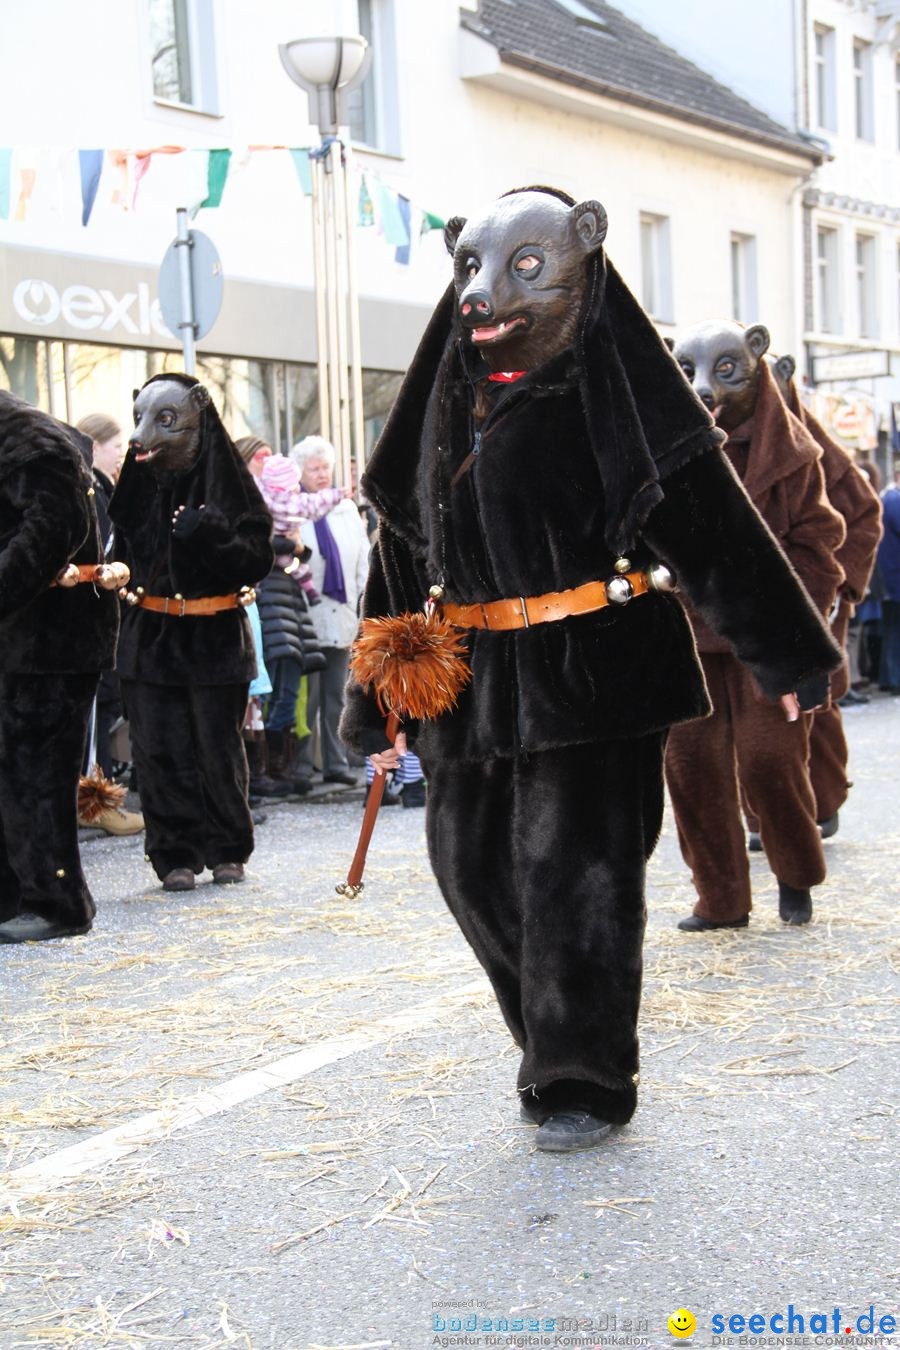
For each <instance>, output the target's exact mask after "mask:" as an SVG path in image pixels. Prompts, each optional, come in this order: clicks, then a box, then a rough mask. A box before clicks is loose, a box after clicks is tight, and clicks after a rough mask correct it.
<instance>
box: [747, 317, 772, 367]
mask: <svg viewBox="0 0 900 1350" xmlns="http://www.w3.org/2000/svg"><path fill="white" fill-rule="evenodd" d="M744 341H745V342H746V344H747V346H748V347H749V348H750V350H751V352H752V353H753V355H754V356H755V357H756V359H757V360H760V359H761V358H762V357H763V356H765V354H766V352H767V351H768V350H769V343H770V342H771V341H772V339H771V337H770V336H769V330H768V328H766V326H765V324H762V323H753V324H751V325H750V327H749V328H748V329H747V331H746V332H745V333H744Z"/></svg>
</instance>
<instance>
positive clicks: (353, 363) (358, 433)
mask: <svg viewBox="0 0 900 1350" xmlns="http://www.w3.org/2000/svg"><path fill="white" fill-rule="evenodd" d="M344 155H345V158H344V196H345V213H346V218H347V307H348V309H349V311H350V392H351V396H352V400H353V403H352V413H353V452H354V458H355V461H356V486H357V490H358V489H359V484H360V482H361V481H362V476H363V470H364V469H365V467H366V424H365V410H364V408H363V392H362V342H361V340H360V332H359V285H358V281H357V274H356V247H355V241H356V235H355V231H354V228H353V225H354V217H353V201H352V197H351V172H350V169H351V161H350V146H349V145H348V146H347V147H346V149H345V152H344Z"/></svg>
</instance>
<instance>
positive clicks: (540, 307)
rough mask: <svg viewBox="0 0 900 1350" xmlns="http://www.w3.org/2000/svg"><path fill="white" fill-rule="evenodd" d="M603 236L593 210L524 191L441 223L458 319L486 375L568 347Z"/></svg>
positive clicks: (600, 217)
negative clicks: (474, 215)
mask: <svg viewBox="0 0 900 1350" xmlns="http://www.w3.org/2000/svg"><path fill="white" fill-rule="evenodd" d="M606 228H607V221H606V212H605V211H604V209H603V207H602V206H601V205H600V203H599V202H594V201H588V202H580V203H579V204H578V205H577V206H568V205H566V203H565V202H563V201H561V200H560V199H559V198H558V197H556V196H551V195H549V194H548V193H547V192H537V191H528V190H526V191H522V192H516V193H513V194H510V195H508V196H506V197H501V198H500V199H499V201H496V202H494V203H493V205H492V206H491V207H490V208H489V210H487V211H486V212H485V213H484V214H483V215H481V216H479V217H478V218H477V219H474V220H463V219H462V218H461V217H459V216H455V217H454V218H453V219H452V220H450V221H449V222H448V224H447V227H446V229H445V231H444V240H445V242H446V244H447V248H448V251H449V252H450V253H451V254H452V255H453V277H454V285H455V288H456V294H457V318H458V320H459V322H460V324H461V325H462V328H463V331H464V332H465V334H466V335H467V337H468V338H469V339H470V340H471V342H472V343H473V344H474V345H475V346H476V347H477V348H478V350H479V351H480V352H481V353H482V355H483V356H484V359H485V362H486V363H487V365H488V367H489V368H490V369H491V370H495V371H496V370H533V369H534V368H535V366H539V365H541V364H542V363H543V362H544V361H546V360H548V359H549V358H550V357H551V356H555V355H556V354H557V352H561V351H562V350H563V349H564V348H565V347H568V346H569V345H570V344H571V343H572V341H573V340H574V337H575V332H576V328H577V324H578V316H579V314H580V312H581V310H582V306H583V302H584V297H585V290H586V287H587V262H588V259H589V258H591V257H592V256H593V255H594V254H595V253H596V252H597V251H598V250H599V249H600V247H601V245H602V244H603V240H604V239H605V237H606Z"/></svg>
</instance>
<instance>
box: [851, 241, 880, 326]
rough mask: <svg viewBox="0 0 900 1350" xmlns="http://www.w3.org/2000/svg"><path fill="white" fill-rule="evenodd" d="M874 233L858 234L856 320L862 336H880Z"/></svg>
mask: <svg viewBox="0 0 900 1350" xmlns="http://www.w3.org/2000/svg"><path fill="white" fill-rule="evenodd" d="M875 247H876V241H875V237H874V235H871V234H858V235H857V236H856V321H857V326H858V329H859V336H860V337H868V338H872V337H877V336H878V300H877V294H876V289H875V270H876V265H875Z"/></svg>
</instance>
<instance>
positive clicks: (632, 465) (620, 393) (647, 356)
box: [342, 189, 839, 1150]
mask: <svg viewBox="0 0 900 1350" xmlns="http://www.w3.org/2000/svg"><path fill="white" fill-rule="evenodd" d="M604 235H605V213H604V212H603V209H602V207H600V206H599V204H598V203H595V202H586V203H581V204H580V205H578V206H575V205H574V204H573V203H572V200H571V198H569V197H567V196H565V194H563V193H558V192H555V191H554V190H552V189H528V190H522V191H520V192H516V193H513V194H509V195H507V196H506V197H504V198H501V200H500V201H499V202H497V203H495V204H494V206H493V207H492V208H491V209H490V211H488V212H487V213H486V214H485V215H483V216H482V217H480V218H479V219H478V220H476V221H472V222H468V223H467V222H464V221H461V220H455V221H451V222H450V225H449V226H448V230H447V238H448V247H449V248H450V249H451V251H452V252H453V257H454V274H455V285H454V286H451V287H450V289H449V290H448V291H447V293H446V295H445V296H444V298H443V299H442V300H441V302H440V304H439V305H438V308H437V310H436V312H435V314H434V317H433V319H432V321H431V324H430V325H429V328H428V330H427V331H426V333H425V336H424V338H423V339H422V343H421V345H420V347H419V350H418V353H417V355H416V357H415V359H414V361H413V364H412V366H411V368H410V370H409V372H408V374H407V376H406V380H405V382H404V385H403V387H402V389H401V391H400V394H399V396H398V399H397V402H396V404H395V406H394V409H393V411H392V413H391V417H390V419H389V421H388V424H387V426H386V428H385V431H384V433H383V435H382V437H381V440H380V441H379V444H378V446H377V447H376V450H375V452H374V454H373V456H372V459H371V461H370V465H369V470H368V473H367V474H366V475H365V477H364V479H363V484H362V486H363V490H364V492H365V494H366V496H367V498H368V500H369V501H371V502H372V503H373V505H374V506H375V508H376V510H377V512H378V517H379V529H378V539H377V546H376V548H375V550H374V551H373V557H372V563H371V571H370V577H369V583H368V587H367V590H366V595H365V598H364V614H365V615H366V616H376V615H388V614H397V613H401V612H403V611H409V610H416V609H419V608H421V606H422V604H423V601H424V598H425V597H426V596H427V594H428V592H429V588H430V587H431V586H432V585H434V584H439V585H440V586H441V587H443V590H444V598H445V606H446V608H445V613H446V614H448V615H450V614H451V613H452V611H451V609H450V605H453V604H456V605H466V606H473V607H474V609H475V610H476V611H482V612H483V613H484V615H485V616H486V617H488V618H489V616H490V614H491V613H494V612H495V611H493V610H492V609H491V606H492V604H493V602H496V601H498V600H507V601H511V602H512V603H511V604H510V605H507V606H505V607H504V609H506V610H511V611H517V612H518V613H519V620H518V622H517V623H515V624H514V626H513V623H512V622H511V623H510V625H509V626H508V627H504V628H502V629H500V630H494V629H491V628H490V627H488V628H485V627H484V626H483V625H482V624H480V623H479V622H478V620H477V618H473V619H472V622H471V631H470V633H469V635H468V644H467V645H468V652H469V661H470V664H471V668H472V675H473V678H472V682H471V684H470V685H469V686H468V688H467V689H466V690H465V691H464V692H463V694H462V696H461V697H460V700H459V703H458V706H457V707H456V708H455V709H454V710H453V711H452V712H451V713H449V714H446V715H444V716H443V717H441V718H439V719H438V720H436V721H434V722H429V723H423V724H422V725H421V726H416V725H415V724H412V725H407V727H406V728H405V730H406V732H407V735H408V737H409V740H410V742H412V741H415V743H416V749H417V752H418V754H419V755H420V756H421V758H422V762H423V768H424V770H425V775H426V778H427V780H428V793H429V796H428V805H427V820H426V828H427V836H428V846H429V853H430V858H431V862H432V866H433V868H434V871H435V874H436V876H437V879H438V883H439V885H440V887H441V890H442V892H443V895H444V897H445V899H446V902H447V904H448V906H449V908H450V909H451V911H452V912H453V914H454V915H455V917H456V918H457V920H458V922H459V924H460V927H461V928H462V931H463V933H464V934H465V936H466V938H467V939H468V941H469V942H470V943H471V945H472V947H473V948H474V950H475V953H476V955H477V956H478V959H479V960H480V962H481V963H482V965H483V966H484V968H485V970H486V971H487V973H488V975H489V977H490V979H491V982H492V984H493V986H494V990H495V992H496V994H497V998H498V1000H499V1003H500V1006H501V1009H502V1011H503V1015H504V1017H505V1019H506V1021H507V1024H508V1026H509V1028H510V1031H511V1033H512V1035H513V1037H514V1038H515V1040H516V1042H517V1044H518V1045H519V1046H520V1048H521V1050H522V1061H521V1065H520V1068H519V1075H518V1086H519V1091H520V1093H521V1100H522V1105H523V1109H524V1110H525V1111H526V1113H527V1115H528V1118H529V1119H531V1120H533V1121H535V1122H536V1123H539V1124H540V1129H539V1131H538V1136H537V1144H538V1147H540V1148H546V1149H565V1150H568V1149H572V1148H583V1147H589V1146H592V1145H594V1144H596V1143H597V1142H599V1140H600V1139H601V1138H602V1137H604V1135H605V1134H606V1133H607V1132H608V1130H609V1128H610V1123H611V1122H622V1121H627V1120H628V1119H629V1118H630V1117H631V1115H632V1114H633V1112H634V1110H635V1105H636V1100H637V1087H636V1084H637V1071H638V1041H637V1013H638V1004H639V1000H640V988H641V948H642V941H643V932H644V923H645V906H644V872H645V864H646V861H647V859H648V858H649V856H650V854H651V852H652V851H653V848H654V845H655V843H656V840H657V837H658V834H659V829H660V823H661V815H662V804H663V780H662V755H663V746H664V743H665V738H666V732H667V729H668V728H669V727H670V726H671V725H672V724H673V723H676V722H681V721H684V720H686V719H691V718H695V717H699V716H702V715H703V714H704V713H706V712H707V711H708V710H709V703H708V700H707V696H706V690H705V688H704V683H703V677H702V674H701V671H700V669H699V666H698V663H697V659H696V655H695V653H694V647H693V642H692V639H691V634H690V628H689V626H688V623H687V620H686V618H685V615H684V611H683V609H682V607H681V605H680V603H679V601H678V600H677V599H676V598H675V597H674V596H673V595H672V594H669V593H666V592H665V591H663V590H659V589H654V588H653V586H652V584H650V588H649V589H647V588H646V587H647V584H648V582H647V578H649V577H650V575H651V573H652V575H653V577H655V578H657V579H659V575H660V574H659V572H658V571H653V570H652V569H653V564H654V563H656V562H658V561H660V560H661V561H662V562H663V563H665V564H667V565H668V566H669V567H670V568H671V569H673V570H674V571H675V572H676V573H677V576H678V581H679V584H680V586H681V587H682V588H683V589H684V591H685V592H686V593H687V595H689V596H690V598H691V601H692V603H694V604H695V605H696V606H697V608H698V609H699V610H700V611H701V612H702V613H703V614H704V615H706V616H707V618H708V619H709V620H710V622H711V623H712V624H713V626H714V627H715V628H716V629H717V630H718V631H719V632H723V633H724V634H725V635H726V636H727V638H728V640H729V641H731V642H733V643H734V646H735V648H736V649H737V650H738V652H739V653H740V655H741V657H742V659H744V660H745V661H747V663H748V664H749V665H750V667H751V669H752V670H753V672H754V674H755V675H756V677H757V678H758V679H759V681H760V682H761V684H762V686H763V687H764V688H765V689H766V691H767V692H768V693H769V694H771V695H773V696H778V695H780V694H783V693H785V692H787V691H790V690H793V689H796V688H797V686H798V684H799V683H800V682H802V681H803V680H804V679H805V678H806V677H809V676H817V675H819V674H820V673H821V672H824V671H826V670H831V669H832V668H833V667H834V666H835V665H836V664H837V662H838V660H839V656H838V654H837V652H836V650H835V648H834V646H833V644H832V642H831V639H830V637H829V636H828V633H827V631H826V629H825V627H824V625H823V624H822V622H821V620H820V619H819V618H818V616H817V615H816V614H815V612H814V611H813V610H812V608H811V606H810V604H809V601H808V599H807V597H806V595H805V593H804V592H803V590H802V587H801V586H800V585H799V584H798V583H797V581H796V578H795V577H794V575H793V574H792V572H791V570H790V568H789V566H788V565H787V563H786V561H785V559H784V556H783V554H782V553H781V551H780V549H779V548H778V545H777V544H776V542H775V540H774V539H773V538H772V536H771V534H770V532H769V531H768V530H767V528H766V527H765V525H764V524H763V522H762V521H761V520H760V518H759V516H758V515H757V513H756V512H755V511H754V509H753V508H752V506H751V505H750V503H749V501H748V500H747V497H746V494H745V493H744V492H743V490H742V489H741V487H740V485H739V483H738V482H737V480H736V478H735V476H734V474H733V472H732V471H731V469H730V467H729V465H728V464H727V462H726V461H725V460H724V459H723V457H722V455H721V453H720V450H719V445H720V443H721V435H720V433H718V432H717V431H716V430H715V428H714V426H713V422H712V418H711V417H710V416H709V414H708V413H707V412H706V410H705V409H704V408H703V406H702V405H701V404H700V403H699V401H698V400H697V399H696V398H695V397H694V395H693V394H692V392H691V390H690V388H689V387H688V385H687V383H686V382H685V380H684V379H683V377H682V376H681V374H680V372H679V370H678V368H677V366H676V364H675V363H674V362H673V360H672V358H671V356H670V355H669V353H668V352H667V350H666V349H665V347H664V346H663V344H662V342H661V341H660V339H659V337H658V335H657V334H656V332H655V330H654V328H653V326H652V324H651V323H650V321H649V319H648V318H647V316H646V315H645V314H644V313H643V311H642V310H641V308H640V306H639V305H638V304H637V302H636V301H635V300H634V298H633V297H632V296H631V294H630V293H629V291H628V290H627V289H626V287H625V286H624V284H623V283H622V281H621V280H620V278H619V277H618V276H617V274H616V273H615V271H614V270H613V269H612V267H611V266H609V264H608V263H607V261H606V259H605V257H604V254H603V250H602V241H603V237H604ZM504 372H509V374H507V375H504ZM522 372H524V373H522ZM492 376H494V377H499V378H495V379H493V380H492V379H491V377H492ZM617 567H618V571H617ZM625 571H627V572H628V573H629V575H631V576H632V577H634V578H636V579H638V580H636V581H635V593H634V596H633V598H632V599H630V600H629V601H628V602H627V603H622V604H618V603H612V602H611V600H610V597H611V596H613V595H615V596H620V597H622V598H624V599H626V600H627V599H628V590H629V587H628V586H622V585H619V584H617V582H616V581H615V580H614V579H615V578H617V576H618V575H619V574H620V573H622V572H625ZM620 579H621V578H620ZM639 580H641V581H643V582H644V585H643V586H641V587H640V591H641V592H642V593H639V592H638V581H639ZM597 581H603V582H605V586H604V587H603V591H604V592H605V595H606V600H607V601H609V603H605V602H601V604H600V605H595V606H593V608H591V609H590V610H589V611H587V612H581V613H578V612H575V611H573V610H572V609H571V608H569V612H568V616H567V617H561V618H559V619H557V620H556V621H552V622H544V621H542V617H541V613H540V612H539V611H541V608H542V607H541V605H538V604H535V603H531V604H530V605H529V604H527V603H526V600H524V599H518V598H519V597H526V598H527V597H541V598H542V599H543V600H547V599H548V596H547V595H546V594H545V593H562V594H561V596H558V597H557V599H558V600H559V602H560V603H561V604H562V605H563V606H564V607H567V608H568V607H570V606H571V604H573V603H574V601H573V599H572V597H573V591H574V590H575V588H580V587H582V586H583V585H585V584H586V583H591V582H597ZM579 594H580V592H579ZM576 599H577V597H576ZM529 610H530V618H529ZM454 622H455V620H454ZM526 624H528V626H526ZM383 728H384V723H383V718H382V717H381V716H380V714H379V712H378V708H377V706H376V702H375V698H374V695H373V694H372V693H371V692H370V693H368V694H367V693H365V692H364V691H363V690H362V689H361V688H360V687H359V686H358V685H355V684H353V683H352V682H351V684H350V685H349V686H348V692H347V705H346V708H345V714H344V719H343V724H342V731H343V734H344V737H345V739H347V740H348V741H349V743H350V744H351V745H354V746H355V747H356V748H357V749H359V750H363V751H366V752H368V753H375V752H378V751H379V750H381V749H382V748H383V747H384V746H385V745H386V742H385V739H384V729H383Z"/></svg>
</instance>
